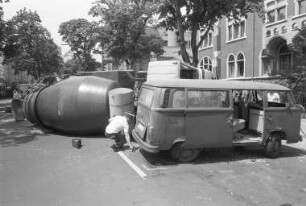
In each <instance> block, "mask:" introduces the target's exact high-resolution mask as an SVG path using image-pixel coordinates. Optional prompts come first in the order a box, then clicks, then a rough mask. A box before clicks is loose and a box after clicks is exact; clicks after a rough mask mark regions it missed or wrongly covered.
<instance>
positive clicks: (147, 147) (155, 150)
mask: <svg viewBox="0 0 306 206" xmlns="http://www.w3.org/2000/svg"><path fill="white" fill-rule="evenodd" d="M132 135H133V138H134V139H135V140H136V142H137V143H138V144H139V145H140V147H141V148H142V149H144V150H145V151H146V152H149V153H158V152H159V151H160V150H159V148H158V146H153V145H151V144H149V143H147V142H145V141H143V140H142V139H141V138H140V137H139V135H138V134H137V133H136V132H135V131H134V130H133V131H132Z"/></svg>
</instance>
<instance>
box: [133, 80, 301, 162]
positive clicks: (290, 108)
mask: <svg viewBox="0 0 306 206" xmlns="http://www.w3.org/2000/svg"><path fill="white" fill-rule="evenodd" d="M303 110H304V108H303V107H302V106H300V105H297V104H296V103H295V100H294V98H293V95H292V93H291V92H290V90H289V89H288V88H286V87H283V86H280V85H276V84H270V83H259V82H242V81H226V80H186V79H176V80H159V81H158V80H154V81H153V80H152V81H147V82H145V83H144V84H143V85H142V88H141V91H140V96H139V100H138V105H137V117H136V124H135V127H134V129H133V137H134V139H135V140H136V141H137V142H138V143H139V144H140V146H141V148H142V149H143V150H145V151H147V152H149V153H157V152H160V151H163V150H169V151H170V153H171V156H172V157H173V158H174V159H175V160H177V161H179V162H188V161H192V160H194V159H196V158H197V157H198V155H199V153H200V152H201V150H202V149H204V148H219V147H232V146H243V145H249V144H260V145H262V146H263V149H264V152H265V154H266V155H267V156H268V157H271V158H276V157H278V156H280V154H281V145H282V141H286V142H287V143H297V142H299V141H302V138H301V136H300V124H301V119H300V117H301V112H303Z"/></svg>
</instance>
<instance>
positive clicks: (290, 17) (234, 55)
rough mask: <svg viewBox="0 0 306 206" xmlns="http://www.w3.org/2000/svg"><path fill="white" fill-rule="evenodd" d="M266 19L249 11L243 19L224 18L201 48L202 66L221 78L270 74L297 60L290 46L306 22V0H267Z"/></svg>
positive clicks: (243, 77) (288, 68) (293, 64)
mask: <svg viewBox="0 0 306 206" xmlns="http://www.w3.org/2000/svg"><path fill="white" fill-rule="evenodd" d="M265 10H266V17H265V20H263V19H261V18H259V16H258V15H257V14H249V15H248V16H247V17H246V18H241V20H240V21H234V20H229V19H227V18H222V19H221V20H220V21H219V22H218V23H217V24H216V25H215V28H214V31H211V32H210V33H209V35H208V36H207V38H206V39H205V40H204V42H203V45H202V47H201V48H200V50H199V60H200V63H199V66H200V67H204V68H207V69H210V70H212V71H213V72H215V73H216V75H217V76H218V77H219V78H221V79H253V78H262V79H265V78H269V77H271V76H273V75H275V74H277V73H282V72H290V71H291V70H292V68H293V67H294V66H295V64H296V63H297V62H296V61H295V56H294V53H293V51H292V49H290V44H291V43H292V38H293V37H294V35H295V34H296V33H297V32H298V28H302V27H303V26H306V0H266V1H265Z"/></svg>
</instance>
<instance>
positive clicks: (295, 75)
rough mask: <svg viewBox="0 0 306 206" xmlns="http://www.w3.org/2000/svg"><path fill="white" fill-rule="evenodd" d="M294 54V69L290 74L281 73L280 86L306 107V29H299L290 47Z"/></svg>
mask: <svg viewBox="0 0 306 206" xmlns="http://www.w3.org/2000/svg"><path fill="white" fill-rule="evenodd" d="M289 46H290V48H291V49H292V50H293V52H294V56H295V59H294V69H293V70H292V71H290V72H288V73H280V74H279V76H280V80H279V81H278V83H279V84H282V85H284V86H287V87H289V88H290V89H291V91H292V92H293V94H294V96H295V99H296V100H297V102H298V103H304V106H305V99H304V95H305V92H306V91H305V84H306V27H305V26H304V27H303V28H301V29H299V32H298V33H297V34H296V35H295V36H294V37H293V39H292V44H291V45H289Z"/></svg>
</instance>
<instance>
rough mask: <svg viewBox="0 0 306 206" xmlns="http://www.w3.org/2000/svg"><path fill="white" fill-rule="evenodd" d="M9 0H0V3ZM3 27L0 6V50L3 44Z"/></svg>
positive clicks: (0, 8)
mask: <svg viewBox="0 0 306 206" xmlns="http://www.w3.org/2000/svg"><path fill="white" fill-rule="evenodd" d="M7 2H9V0H0V4H2V3H7ZM4 29H5V21H4V20H3V8H2V6H0V52H1V51H2V50H3V46H4V41H5V38H4Z"/></svg>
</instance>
